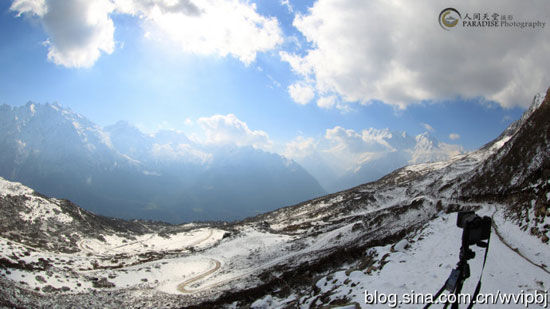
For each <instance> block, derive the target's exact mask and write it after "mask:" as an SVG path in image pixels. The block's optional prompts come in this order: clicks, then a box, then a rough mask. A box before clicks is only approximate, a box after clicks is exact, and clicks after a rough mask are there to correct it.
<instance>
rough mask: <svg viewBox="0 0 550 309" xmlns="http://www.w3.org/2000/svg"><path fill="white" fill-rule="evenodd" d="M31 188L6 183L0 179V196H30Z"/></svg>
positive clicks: (17, 183) (16, 183)
mask: <svg viewBox="0 0 550 309" xmlns="http://www.w3.org/2000/svg"><path fill="white" fill-rule="evenodd" d="M33 192H34V191H33V190H32V189H31V188H28V187H25V186H24V185H22V184H21V183H19V182H11V181H7V180H5V179H4V178H2V177H0V196H6V195H25V194H32V193H33Z"/></svg>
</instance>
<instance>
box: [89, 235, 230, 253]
mask: <svg viewBox="0 0 550 309" xmlns="http://www.w3.org/2000/svg"><path fill="white" fill-rule="evenodd" d="M224 234H225V231H223V230H218V229H209V228H204V229H196V230H192V231H189V232H181V233H177V234H171V235H169V237H163V236H160V235H158V234H156V233H150V234H144V235H140V236H137V237H135V239H132V240H129V239H128V238H124V237H120V236H118V235H102V236H103V238H104V239H105V241H99V240H97V239H94V238H87V239H84V240H82V241H81V242H80V244H79V245H80V248H81V249H82V250H83V251H84V252H89V253H92V254H97V255H105V254H118V253H126V254H137V253H142V252H147V251H167V250H184V249H190V248H191V247H193V249H201V248H207V247H209V246H211V245H213V244H214V243H216V242H217V241H219V240H220V239H222V237H223V235H224Z"/></svg>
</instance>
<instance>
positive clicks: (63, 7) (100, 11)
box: [10, 0, 115, 68]
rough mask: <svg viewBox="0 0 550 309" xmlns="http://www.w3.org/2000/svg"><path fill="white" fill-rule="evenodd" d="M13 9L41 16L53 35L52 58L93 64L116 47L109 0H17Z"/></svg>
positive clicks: (74, 65)
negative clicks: (102, 54)
mask: <svg viewBox="0 0 550 309" xmlns="http://www.w3.org/2000/svg"><path fill="white" fill-rule="evenodd" d="M10 9H11V10H12V11H15V12H17V15H18V16H20V15H21V14H30V15H33V16H36V17H38V18H40V20H41V22H42V25H43V27H44V29H45V30H46V33H47V34H48V36H49V39H48V40H47V41H46V42H45V45H46V46H47V47H48V59H49V60H50V61H52V62H54V63H55V64H58V65H62V66H65V67H70V68H80V67H90V66H92V65H93V64H94V63H95V62H96V60H97V59H98V58H99V56H100V55H101V53H102V52H103V53H107V54H111V53H112V52H113V51H114V48H115V43H114V39H113V35H114V30H115V27H114V25H113V21H112V20H111V18H110V17H109V14H111V12H113V10H114V5H113V3H112V2H111V1H109V0H94V1H89V0H71V1H67V0H15V1H14V2H13V3H12V5H11V7H10Z"/></svg>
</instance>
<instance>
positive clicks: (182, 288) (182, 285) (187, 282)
mask: <svg viewBox="0 0 550 309" xmlns="http://www.w3.org/2000/svg"><path fill="white" fill-rule="evenodd" d="M210 260H211V261H212V262H214V267H213V268H211V269H209V270H207V271H205V272H204V273H202V274H200V275H198V276H195V277H193V278H190V279H188V280H185V281H184V282H182V283H180V284H178V291H180V292H182V293H184V294H191V293H195V292H198V291H200V290H203V289H204V287H202V288H198V289H196V290H190V289H187V288H186V286H188V285H190V284H192V283H194V282H196V281H199V280H201V279H203V278H205V277H208V276H210V275H211V274H213V273H215V272H216V271H218V269H220V267H221V266H222V263H221V262H220V261H218V260H215V259H210Z"/></svg>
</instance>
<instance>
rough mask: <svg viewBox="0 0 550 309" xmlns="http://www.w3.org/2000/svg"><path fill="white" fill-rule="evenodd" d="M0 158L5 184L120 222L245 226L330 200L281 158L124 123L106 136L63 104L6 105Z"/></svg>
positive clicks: (0, 121) (0, 118) (0, 116)
mask: <svg viewBox="0 0 550 309" xmlns="http://www.w3.org/2000/svg"><path fill="white" fill-rule="evenodd" d="M0 149H1V150H0V160H1V162H2V165H1V166H0V176H1V177H4V178H6V179H9V180H13V181H19V182H22V183H24V184H26V185H28V186H30V187H32V188H34V189H36V190H38V191H40V192H41V193H43V194H46V195H49V196H56V197H63V198H67V199H70V200H71V201H74V202H76V203H78V204H79V205H81V206H83V207H85V208H86V209H88V210H91V211H94V212H96V213H100V214H103V215H109V216H116V217H123V218H151V219H158V220H161V219H162V220H165V221H170V222H182V221H189V220H219V219H221V218H224V219H241V218H244V217H246V216H250V215H254V214H257V213H261V212H265V211H269V210H273V209H276V208H278V207H282V206H286V205H291V204H293V203H297V202H299V201H302V200H305V199H309V198H312V197H315V196H319V195H322V194H324V193H325V191H324V190H323V189H322V188H321V186H320V185H319V184H318V183H317V181H316V180H315V179H314V178H313V177H312V176H310V175H309V174H308V173H307V172H306V171H305V170H304V169H303V168H302V167H301V166H299V165H298V164H296V163H295V162H293V161H289V160H287V159H286V158H283V157H281V156H279V155H275V154H272V153H267V152H264V151H262V150H259V149H253V148H246V147H218V148H215V147H209V146H204V145H201V144H198V143H194V142H192V141H191V140H189V139H188V138H187V137H186V136H185V134H183V133H181V132H176V131H168V130H165V131H159V132H157V133H156V134H153V135H148V134H144V133H142V132H141V131H140V130H138V129H137V128H136V127H134V126H132V125H130V124H128V123H125V122H119V123H117V124H115V125H113V126H109V127H107V128H105V129H102V128H100V127H99V126H97V125H95V124H94V123H92V122H91V121H90V120H88V119H86V118H85V117H84V116H82V115H79V114H77V113H75V112H72V111H71V110H70V109H65V108H62V107H61V106H59V105H58V104H35V103H28V104H26V105H24V106H20V107H11V106H8V105H2V106H1V107H0Z"/></svg>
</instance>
